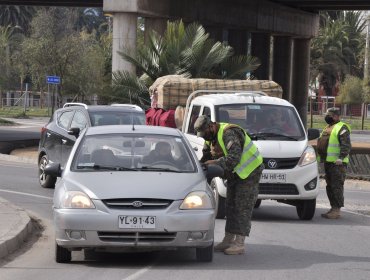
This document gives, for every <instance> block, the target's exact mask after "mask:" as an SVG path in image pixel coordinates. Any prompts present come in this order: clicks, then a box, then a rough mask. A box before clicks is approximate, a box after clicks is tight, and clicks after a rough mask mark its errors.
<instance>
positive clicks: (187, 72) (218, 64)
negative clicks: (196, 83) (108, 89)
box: [113, 21, 260, 105]
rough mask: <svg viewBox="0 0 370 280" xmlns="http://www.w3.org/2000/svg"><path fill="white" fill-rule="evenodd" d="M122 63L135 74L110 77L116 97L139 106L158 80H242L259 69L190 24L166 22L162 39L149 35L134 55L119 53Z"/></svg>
mask: <svg viewBox="0 0 370 280" xmlns="http://www.w3.org/2000/svg"><path fill="white" fill-rule="evenodd" d="M120 55H121V56H122V58H123V59H125V60H126V61H128V62H131V63H132V64H133V65H135V66H136V69H137V73H138V75H139V77H137V76H136V75H132V74H130V73H128V72H125V71H117V72H115V73H113V88H114V91H115V93H116V96H119V95H124V96H126V97H129V98H130V100H132V101H137V102H138V104H141V105H143V104H145V103H146V102H148V100H149V95H148V88H149V86H150V85H151V84H152V83H153V82H154V81H155V80H156V79H157V78H159V77H161V76H164V75H171V74H179V75H184V76H186V77H192V78H222V79H226V78H228V79H245V75H246V73H247V72H251V71H253V70H255V69H257V67H258V66H259V65H260V63H259V61H258V59H257V58H255V57H252V56H242V55H240V56H235V55H234V51H233V48H232V47H230V46H227V45H225V44H223V43H221V42H215V41H214V40H213V39H210V38H209V34H208V33H206V32H205V29H204V28H203V27H202V26H201V25H199V24H197V23H193V24H190V25H188V26H187V27H186V28H185V25H184V24H183V22H182V21H176V22H168V23H167V29H166V31H165V34H164V35H163V36H160V35H159V34H157V33H155V32H152V33H151V34H150V35H149V40H148V42H147V43H146V44H144V45H142V46H139V47H138V49H137V51H136V52H134V51H132V50H122V51H121V52H120Z"/></svg>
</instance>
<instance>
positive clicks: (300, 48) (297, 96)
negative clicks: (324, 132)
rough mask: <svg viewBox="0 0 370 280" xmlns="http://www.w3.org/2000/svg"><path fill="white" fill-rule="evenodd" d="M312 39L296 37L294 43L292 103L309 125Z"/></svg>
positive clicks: (305, 124) (304, 122)
mask: <svg viewBox="0 0 370 280" xmlns="http://www.w3.org/2000/svg"><path fill="white" fill-rule="evenodd" d="M309 69H310V39H295V40H294V45H293V78H292V99H291V103H292V104H293V105H294V106H295V107H296V109H297V111H298V113H299V115H300V116H301V119H302V122H303V125H304V126H305V127H307V99H308V85H309V75H310V70H309Z"/></svg>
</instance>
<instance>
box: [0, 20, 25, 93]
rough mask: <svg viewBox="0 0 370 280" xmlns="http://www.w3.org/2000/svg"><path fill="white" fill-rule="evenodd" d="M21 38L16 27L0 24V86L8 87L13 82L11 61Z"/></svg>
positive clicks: (17, 50)
mask: <svg viewBox="0 0 370 280" xmlns="http://www.w3.org/2000/svg"><path fill="white" fill-rule="evenodd" d="M22 39H23V35H22V34H21V33H19V32H18V28H15V27H11V26H10V25H9V26H6V27H4V26H0V73H2V74H1V75H0V88H8V87H9V86H11V85H12V84H14V82H15V75H14V67H13V66H14V65H13V62H14V57H15V55H16V54H17V53H18V52H19V50H20V48H19V46H20V44H21V42H22Z"/></svg>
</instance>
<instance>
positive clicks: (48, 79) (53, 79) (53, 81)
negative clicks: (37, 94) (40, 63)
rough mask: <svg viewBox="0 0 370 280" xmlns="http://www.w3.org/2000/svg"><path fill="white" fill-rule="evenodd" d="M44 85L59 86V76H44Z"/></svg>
mask: <svg viewBox="0 0 370 280" xmlns="http://www.w3.org/2000/svg"><path fill="white" fill-rule="evenodd" d="M46 83H48V84H54V85H59V84H60V77H59V76H46Z"/></svg>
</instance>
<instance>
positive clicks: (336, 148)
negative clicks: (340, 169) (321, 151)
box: [319, 122, 351, 163]
mask: <svg viewBox="0 0 370 280" xmlns="http://www.w3.org/2000/svg"><path fill="white" fill-rule="evenodd" d="M344 125H345V126H347V128H348V130H349V131H350V132H351V128H350V127H349V125H348V124H346V123H344V122H338V123H336V124H335V126H334V127H333V130H332V131H331V133H330V136H329V143H328V148H327V150H326V153H327V155H326V160H325V161H326V162H335V161H336V160H337V159H338V158H339V154H340V145H339V138H338V134H339V131H340V130H341V128H342V127H343V126H344ZM322 133H323V132H321V134H322ZM319 159H320V158H319ZM343 162H344V163H348V162H349V157H348V155H347V156H346V157H345V158H344V159H343Z"/></svg>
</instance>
